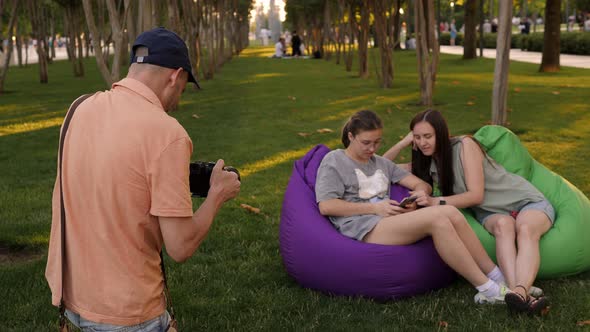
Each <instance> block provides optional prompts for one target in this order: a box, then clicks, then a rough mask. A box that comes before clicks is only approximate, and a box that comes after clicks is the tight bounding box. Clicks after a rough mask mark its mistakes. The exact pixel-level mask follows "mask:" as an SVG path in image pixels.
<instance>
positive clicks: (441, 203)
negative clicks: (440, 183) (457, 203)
mask: <svg viewBox="0 0 590 332" xmlns="http://www.w3.org/2000/svg"><path fill="white" fill-rule="evenodd" d="M438 205H447V201H445V199H444V198H443V197H439V199H438Z"/></svg>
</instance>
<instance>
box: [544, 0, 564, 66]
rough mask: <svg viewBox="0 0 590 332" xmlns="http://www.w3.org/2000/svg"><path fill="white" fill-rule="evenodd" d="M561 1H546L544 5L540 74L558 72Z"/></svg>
mask: <svg viewBox="0 0 590 332" xmlns="http://www.w3.org/2000/svg"><path fill="white" fill-rule="evenodd" d="M560 9H561V0H547V4H546V5H545V32H544V33H543V57H542V59H541V67H540V68H539V71H540V72H556V71H559V69H560V68H559V54H560V47H561V45H560V44H561V40H560V39H561V37H560V26H561V12H560Z"/></svg>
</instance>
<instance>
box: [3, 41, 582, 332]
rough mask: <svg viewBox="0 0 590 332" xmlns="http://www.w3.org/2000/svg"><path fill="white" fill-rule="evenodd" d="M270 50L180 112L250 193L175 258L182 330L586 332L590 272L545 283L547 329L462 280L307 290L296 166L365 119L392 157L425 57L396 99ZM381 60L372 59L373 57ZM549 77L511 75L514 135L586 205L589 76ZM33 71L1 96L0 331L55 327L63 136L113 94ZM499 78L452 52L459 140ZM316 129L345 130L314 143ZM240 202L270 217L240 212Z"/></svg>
mask: <svg viewBox="0 0 590 332" xmlns="http://www.w3.org/2000/svg"><path fill="white" fill-rule="evenodd" d="M270 54H272V49H270V48H266V49H263V48H252V49H248V50H246V51H245V52H244V53H243V55H242V56H240V57H239V58H236V59H234V60H233V61H232V62H230V63H228V64H226V65H225V66H224V67H223V68H222V70H221V72H220V73H219V74H217V76H216V77H215V79H214V80H212V81H206V82H202V86H203V90H202V91H200V92H195V91H193V90H192V89H187V92H186V93H185V94H184V96H183V99H182V103H181V106H180V110H179V111H178V112H176V113H174V114H173V116H174V117H176V118H177V119H178V120H179V121H180V123H181V124H182V125H183V126H184V127H185V128H186V129H187V131H188V133H189V135H190V136H191V138H192V139H193V143H194V154H193V159H194V160H216V159H217V158H224V159H225V160H226V163H228V164H230V165H233V166H235V167H237V168H238V169H240V170H241V173H242V179H243V182H242V192H241V193H240V195H239V197H238V198H237V199H235V200H234V201H231V202H229V203H228V204H227V205H226V206H225V207H224V209H223V210H222V212H221V213H220V215H219V216H218V218H217V219H216V221H215V223H214V226H213V227H212V229H211V232H210V234H209V237H208V238H207V240H206V241H205V242H204V243H203V245H202V246H201V248H200V249H199V251H198V252H197V254H195V255H194V256H193V257H192V258H191V259H189V260H188V261H187V262H186V263H185V264H176V263H173V262H172V261H170V262H169V270H170V283H171V288H172V298H173V300H174V303H175V306H176V307H175V308H176V311H177V315H178V317H179V319H180V326H181V330H182V331H195V330H209V331H222V330H322V331H326V330H328V331H329V330H371V331H373V330H388V331H389V330H404V331H406V330H445V329H446V328H445V327H444V326H443V325H444V324H442V325H441V323H440V322H447V323H448V329H451V330H494V331H503V330H547V331H554V330H577V331H578V330H579V331H582V330H585V331H588V330H590V328H589V327H588V326H586V327H577V326H576V322H578V321H584V320H590V273H588V272H586V273H584V274H581V275H578V276H574V277H570V278H563V279H557V280H540V281H537V282H536V285H537V286H539V287H542V288H543V289H545V291H546V293H547V294H548V295H549V296H550V297H551V299H552V302H553V304H552V306H551V308H550V311H549V314H548V315H547V316H545V317H542V318H541V317H532V318H531V317H517V316H510V315H508V314H507V312H506V308H505V307H504V306H493V307H492V306H475V305H473V304H472V297H473V295H474V294H475V291H474V289H473V288H472V287H471V286H470V285H469V284H468V283H467V282H465V281H463V280H458V281H456V282H455V283H454V284H453V285H452V286H451V287H449V288H446V289H442V290H439V291H436V292H433V293H431V294H426V295H422V296H418V297H415V298H411V299H404V300H400V301H391V302H387V303H376V302H373V301H371V300H367V299H359V298H342V297H340V298H338V297H331V296H327V295H323V294H319V293H317V292H314V291H310V290H306V289H302V288H301V287H299V286H298V285H297V284H296V283H295V282H294V281H293V280H292V279H291V278H290V277H289V276H288V275H287V274H286V272H285V270H284V269H283V266H282V262H281V256H280V252H279V244H278V226H279V220H280V208H281V203H282V198H283V193H284V190H285V186H286V185H287V181H288V179H289V176H290V174H291V170H292V166H293V161H294V160H295V159H297V158H299V157H301V156H302V155H303V154H304V153H305V152H306V151H307V150H309V149H310V148H311V147H313V146H314V145H316V144H318V143H323V144H326V145H328V146H329V147H331V148H337V147H340V143H339V136H340V133H339V131H340V128H341V126H342V124H343V123H344V121H345V120H346V119H347V117H348V116H350V115H351V114H352V113H354V112H355V111H357V110H360V109H363V108H368V109H372V110H375V111H376V112H377V113H379V115H380V116H381V117H382V119H383V120H384V122H385V127H386V128H385V137H384V138H385V144H384V145H383V147H382V148H381V149H382V150H381V153H382V152H384V151H385V149H387V148H388V147H389V146H390V145H391V144H394V143H395V142H397V140H398V139H399V138H400V137H402V136H403V135H405V134H406V133H407V131H408V123H409V120H410V119H411V118H412V116H413V115H414V114H415V113H416V112H417V111H420V110H422V109H423V108H422V107H419V106H416V102H417V100H418V97H419V92H418V82H417V75H416V58H415V53H411V52H399V53H396V54H395V78H394V84H395V87H394V88H393V89H387V90H384V89H381V88H379V87H378V84H377V82H376V81H375V80H374V79H369V80H361V79H359V78H357V77H355V72H354V73H350V72H346V71H345V70H344V67H343V65H335V64H334V62H326V61H323V60H275V59H268V58H266V56H267V55H270ZM377 58H378V54H377V53H374V54H373V55H372V56H370V57H369V60H370V61H373V60H374V59H377ZM374 69H375V68H374V67H373V68H371V75H372V76H373V77H374V76H375V70H374ZM537 69H538V65H535V64H524V63H516V62H513V63H512V64H511V74H510V75H511V76H510V93H509V106H510V108H511V112H510V114H509V121H510V124H509V128H510V129H512V130H513V131H515V132H516V133H517V134H518V135H519V136H520V138H521V139H522V140H523V142H524V144H525V145H526V146H527V147H528V148H529V150H530V152H531V154H532V155H533V156H534V157H535V158H536V159H537V160H538V161H540V162H542V163H543V164H545V165H546V166H548V167H549V168H550V169H552V170H553V171H555V172H557V173H559V174H561V175H563V176H564V177H565V178H566V179H568V180H569V181H570V182H572V183H573V184H575V185H576V186H578V188H580V189H581V190H582V191H583V192H584V193H585V194H586V195H590V175H588V157H590V144H588V143H590V129H589V128H590V104H589V103H588V92H589V91H590V70H584V69H573V68H564V69H563V70H562V72H560V73H557V74H539V73H538V72H537ZM37 70H38V68H37V67H36V66H30V67H28V68H25V69H19V68H11V70H10V72H9V73H8V81H7V83H6V87H7V89H8V90H9V92H8V93H6V94H5V95H1V96H0V101H1V102H0V147H1V148H0V174H2V176H0V207H1V208H0V250H1V254H2V255H1V257H2V260H0V282H1V284H2V287H1V288H0V308H1V309H0V331H46V330H54V329H55V327H56V326H55V323H56V318H57V315H56V310H55V308H53V307H52V306H51V305H50V293H49V289H48V287H47V284H46V282H45V279H44V268H45V262H46V258H45V252H46V247H47V243H48V238H49V229H50V218H51V206H50V199H51V192H52V188H53V183H54V180H55V174H56V151H57V146H58V133H59V125H60V124H61V121H62V119H63V116H64V114H65V111H66V109H67V107H68V106H69V104H70V103H71V101H73V100H74V99H75V97H77V96H79V95H81V94H83V93H88V92H93V91H95V90H98V89H104V88H105V86H104V83H103V82H102V80H101V78H100V76H99V74H98V72H97V70H96V65H95V63H94V60H88V61H87V62H86V71H87V72H86V77H85V78H81V79H78V78H73V77H72V74H71V67H70V65H69V63H67V62H56V63H54V64H52V65H51V66H50V68H49V80H50V83H49V84H47V85H41V84H39V83H38V74H37ZM493 70H494V61H493V60H489V59H476V60H471V61H463V60H461V59H460V56H453V55H442V59H441V62H440V73H439V76H438V83H437V86H436V103H437V108H438V109H440V110H442V111H443V112H444V114H445V115H446V117H447V119H448V121H449V125H450V127H451V130H452V133H453V134H457V135H458V134H465V133H473V132H475V131H476V130H477V129H478V128H479V127H481V126H482V125H484V124H486V122H488V120H489V119H490V117H491V115H490V113H491V110H490V109H491V89H492V79H493ZM355 71H356V67H355ZM320 128H330V129H332V130H333V132H332V133H324V134H320V133H317V132H316V130H317V129H320ZM299 133H308V134H310V135H299ZM408 157H409V154H407V152H406V154H405V155H403V156H402V158H403V159H405V160H407V158H408ZM242 203H246V204H249V205H251V206H254V207H258V208H260V209H261V211H262V212H261V214H258V215H257V214H252V213H251V212H249V211H246V210H244V209H242V208H240V204H242ZM198 205H199V201H198V200H195V201H194V207H195V208H197V207H198ZM7 252H10V255H7Z"/></svg>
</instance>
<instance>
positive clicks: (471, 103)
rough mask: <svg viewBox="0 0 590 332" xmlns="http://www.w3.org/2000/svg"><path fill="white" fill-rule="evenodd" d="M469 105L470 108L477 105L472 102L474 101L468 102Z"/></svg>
mask: <svg viewBox="0 0 590 332" xmlns="http://www.w3.org/2000/svg"><path fill="white" fill-rule="evenodd" d="M467 105H469V106H473V105H475V103H474V102H472V101H468V102H467Z"/></svg>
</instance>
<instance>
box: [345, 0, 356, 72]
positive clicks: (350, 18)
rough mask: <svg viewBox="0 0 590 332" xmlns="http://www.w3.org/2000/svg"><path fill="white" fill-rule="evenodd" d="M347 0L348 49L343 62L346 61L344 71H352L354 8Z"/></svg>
mask: <svg viewBox="0 0 590 332" xmlns="http://www.w3.org/2000/svg"><path fill="white" fill-rule="evenodd" d="M347 2H348V4H347V5H348V31H347V32H348V50H347V51H346V54H345V63H346V71H352V61H353V58H354V57H353V53H352V51H353V48H354V36H355V35H356V33H355V27H356V15H355V10H354V5H353V4H352V3H351V2H350V0H349V1H347Z"/></svg>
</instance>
